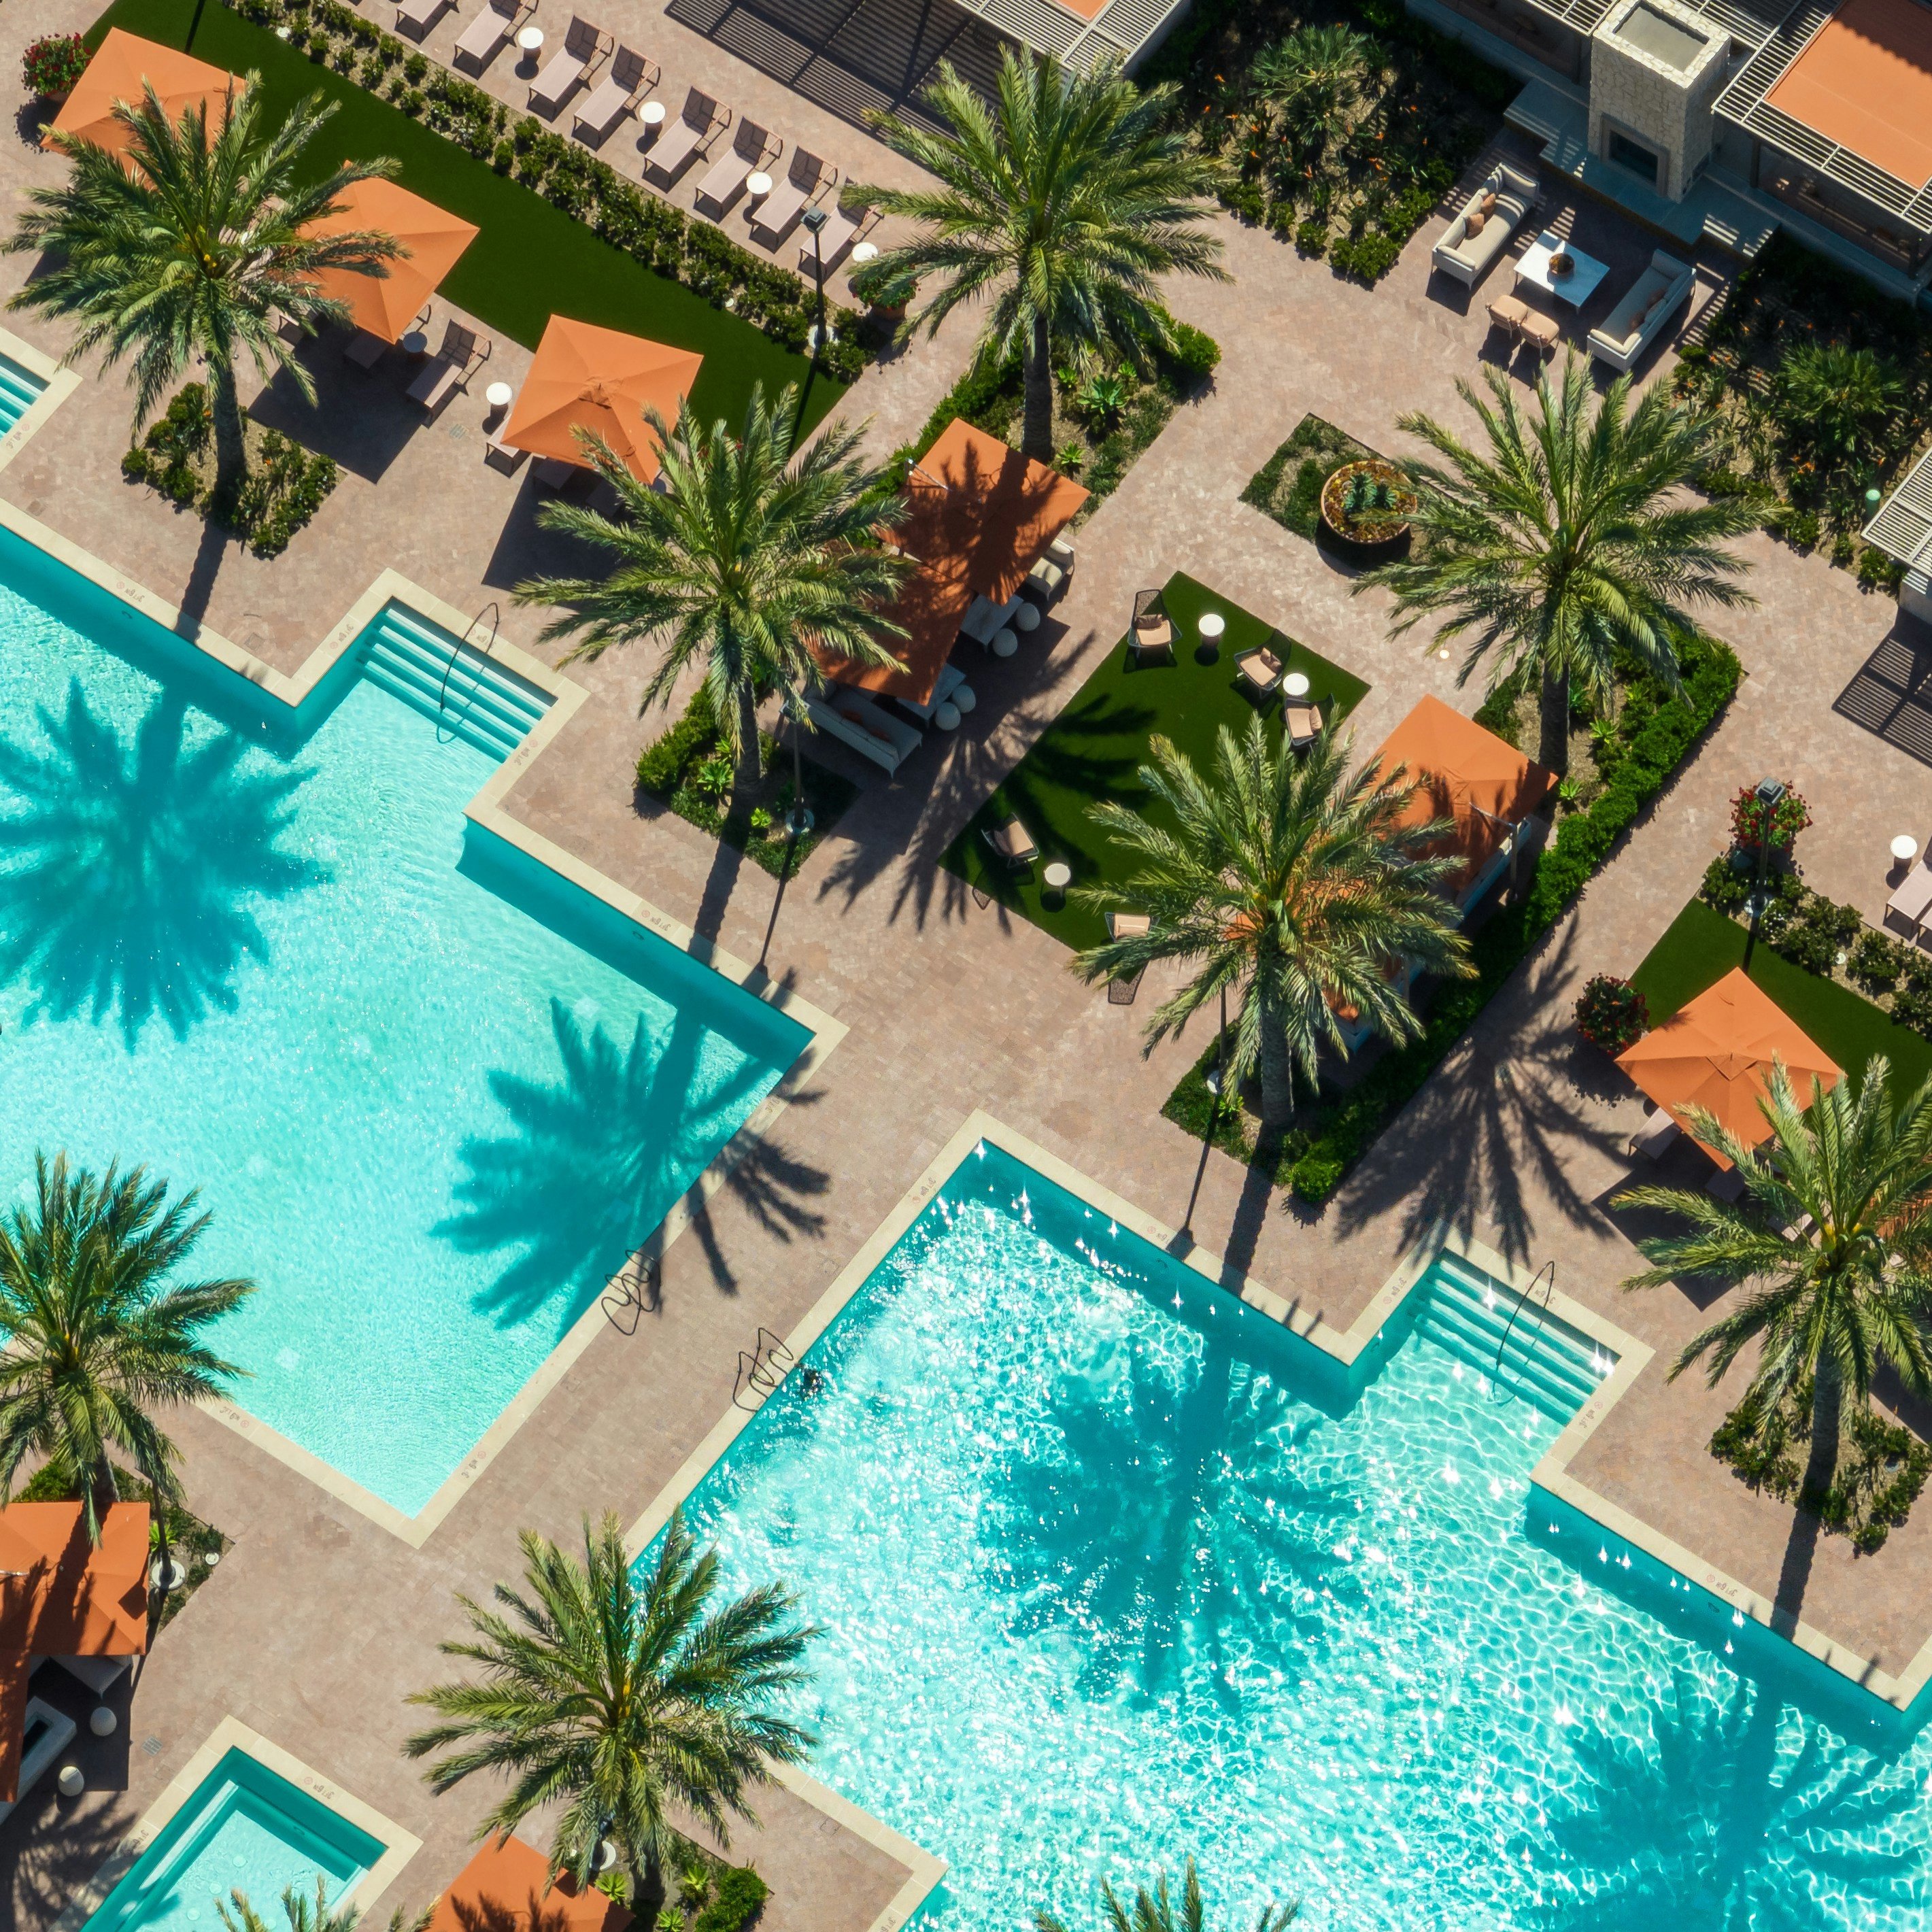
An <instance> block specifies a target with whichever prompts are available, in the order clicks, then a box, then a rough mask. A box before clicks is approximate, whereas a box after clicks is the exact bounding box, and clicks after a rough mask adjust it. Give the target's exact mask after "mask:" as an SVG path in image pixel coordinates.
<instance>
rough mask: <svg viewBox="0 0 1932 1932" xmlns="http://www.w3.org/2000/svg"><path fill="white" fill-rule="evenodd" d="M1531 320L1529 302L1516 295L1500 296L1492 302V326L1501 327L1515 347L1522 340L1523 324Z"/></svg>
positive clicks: (1511, 344) (1511, 345) (1512, 346)
mask: <svg viewBox="0 0 1932 1932" xmlns="http://www.w3.org/2000/svg"><path fill="white" fill-rule="evenodd" d="M1528 320H1529V304H1528V303H1527V302H1519V301H1518V300H1517V298H1516V297H1515V296H1497V298H1496V300H1495V301H1494V302H1491V303H1490V327H1491V328H1492V329H1501V330H1502V332H1503V334H1504V335H1507V336H1508V338H1509V339H1510V347H1511V348H1512V349H1514V347H1516V345H1517V344H1518V343H1519V342H1520V341H1522V340H1523V324H1524V323H1526V322H1527V321H1528Z"/></svg>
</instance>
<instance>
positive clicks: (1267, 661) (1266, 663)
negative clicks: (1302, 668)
mask: <svg viewBox="0 0 1932 1932" xmlns="http://www.w3.org/2000/svg"><path fill="white" fill-rule="evenodd" d="M1287 668H1288V667H1287V666H1286V664H1283V662H1282V661H1281V660H1280V658H1278V657H1277V656H1276V655H1275V654H1274V652H1272V651H1271V650H1270V649H1268V647H1267V646H1266V645H1265V644H1264V645H1257V646H1256V648H1255V649H1253V650H1251V651H1244V652H1241V655H1240V656H1238V658H1235V682H1237V683H1238V684H1239V685H1240V686H1241V688H1242V690H1243V691H1246V692H1247V694H1248V696H1249V697H1252V698H1255V699H1256V700H1262V701H1265V700H1267V699H1268V698H1271V697H1273V696H1274V694H1275V693H1276V692H1277V691H1278V690H1280V688H1281V680H1282V678H1283V675H1284V674H1285V673H1286V670H1287Z"/></svg>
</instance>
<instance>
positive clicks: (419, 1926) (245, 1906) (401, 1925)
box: [214, 1876, 435, 1932]
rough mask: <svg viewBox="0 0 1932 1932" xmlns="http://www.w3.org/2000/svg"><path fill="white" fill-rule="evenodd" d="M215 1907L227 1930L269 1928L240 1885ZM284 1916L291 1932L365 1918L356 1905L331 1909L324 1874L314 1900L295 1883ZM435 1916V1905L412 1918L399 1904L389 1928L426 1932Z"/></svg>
mask: <svg viewBox="0 0 1932 1932" xmlns="http://www.w3.org/2000/svg"><path fill="white" fill-rule="evenodd" d="M231 1906H232V1907H233V1910H232V1912H231V1910H230V1909H229V1908H230V1907H231ZM214 1909H215V1911H216V1912H217V1915H219V1916H220V1920H221V1922H222V1924H223V1926H224V1927H226V1932H269V1925H268V1921H266V1919H264V1918H263V1916H262V1915H261V1914H260V1912H257V1910H256V1909H255V1908H254V1906H253V1905H252V1904H251V1903H250V1902H249V1898H248V1894H247V1893H246V1892H245V1891H242V1890H241V1889H240V1888H239V1887H238V1888H236V1890H234V1891H231V1892H230V1893H229V1894H228V1900H227V1902H226V1903H223V1901H222V1900H220V1899H218V1898H217V1900H215V1901H214ZM282 1915H283V1917H284V1918H286V1919H287V1921H288V1927H289V1932H356V1927H358V1926H359V1925H360V1924H362V1912H361V1911H360V1910H359V1909H358V1908H357V1907H356V1906H353V1905H350V1906H343V1907H341V1909H338V1910H337V1911H334V1912H332V1911H331V1910H330V1909H329V1893H328V1888H327V1886H326V1883H325V1882H324V1881H323V1879H322V1878H321V1877H320V1876H317V1879H316V1882H315V1897H314V1900H311V1899H309V1897H308V1896H307V1895H306V1894H304V1893H302V1892H299V1891H296V1888H295V1887H294V1886H293V1885H290V1887H289V1888H288V1889H287V1891H284V1893H283V1894H282ZM434 1916H435V1912H434V1908H431V1909H427V1910H425V1911H423V1912H419V1913H418V1914H417V1915H416V1917H415V1918H413V1919H412V1918H409V1917H407V1915H405V1914H404V1911H403V1909H402V1907H401V1906H397V1908H396V1909H395V1911H394V1912H392V1913H391V1914H390V1915H389V1932H425V1928H426V1927H428V1924H429V1922H430V1921H431V1918H434Z"/></svg>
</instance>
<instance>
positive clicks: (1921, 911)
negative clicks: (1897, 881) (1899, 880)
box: [1885, 859, 1932, 933]
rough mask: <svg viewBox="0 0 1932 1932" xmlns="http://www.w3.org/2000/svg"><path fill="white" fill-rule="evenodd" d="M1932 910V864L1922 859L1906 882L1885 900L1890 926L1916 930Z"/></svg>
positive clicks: (1906, 878) (1913, 868)
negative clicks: (1929, 864)
mask: <svg viewBox="0 0 1932 1932" xmlns="http://www.w3.org/2000/svg"><path fill="white" fill-rule="evenodd" d="M1928 912H1932V866H1928V865H1927V864H1926V862H1925V861H1924V859H1920V860H1919V862H1918V864H1917V865H1915V866H1913V867H1912V870H1911V871H1909V872H1908V873H1907V874H1906V876H1905V882H1904V883H1903V884H1902V885H1901V886H1900V887H1899V889H1897V892H1894V893H1893V894H1892V895H1891V898H1888V899H1887V900H1886V901H1885V923H1886V924H1887V925H1888V926H1903V928H1904V929H1905V930H1906V932H1908V933H1912V932H1916V931H1917V930H1918V928H1919V927H1920V926H1922V925H1924V922H1925V917H1926V914H1927V913H1928Z"/></svg>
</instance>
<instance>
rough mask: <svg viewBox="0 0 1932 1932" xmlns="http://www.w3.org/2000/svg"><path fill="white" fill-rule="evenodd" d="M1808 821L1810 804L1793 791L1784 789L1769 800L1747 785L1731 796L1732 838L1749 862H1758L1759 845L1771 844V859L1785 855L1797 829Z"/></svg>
mask: <svg viewBox="0 0 1932 1932" xmlns="http://www.w3.org/2000/svg"><path fill="white" fill-rule="evenodd" d="M1810 823H1811V808H1810V807H1809V806H1808V805H1806V804H1805V801H1804V799H1802V798H1801V797H1800V796H1799V795H1798V793H1796V792H1795V791H1790V790H1787V792H1786V793H1785V794H1784V796H1783V797H1782V798H1781V799H1778V802H1776V803H1775V804H1771V803H1769V802H1766V800H1765V799H1762V798H1760V796H1758V794H1757V790H1756V788H1755V787H1753V786H1751V785H1746V786H1745V787H1743V788H1742V790H1740V791H1739V793H1738V794H1737V796H1736V797H1735V798H1733V799H1732V800H1731V839H1732V842H1733V844H1735V845H1736V847H1737V850H1738V851H1739V853H1740V854H1741V855H1742V856H1743V857H1744V858H1745V859H1746V860H1747V861H1748V862H1749V863H1750V864H1752V865H1755V864H1756V863H1757V859H1758V848H1759V847H1760V846H1761V845H1768V846H1769V847H1770V848H1771V849H1770V853H1769V856H1771V857H1772V858H1773V859H1784V858H1788V857H1789V856H1790V853H1791V850H1792V847H1793V846H1795V845H1796V844H1797V842H1798V835H1799V832H1802V831H1803V830H1804V829H1805V827H1806V826H1808V825H1809V824H1810Z"/></svg>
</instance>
